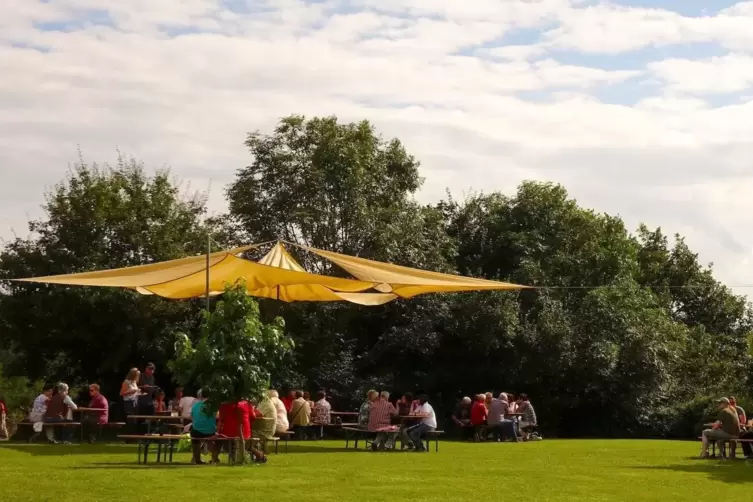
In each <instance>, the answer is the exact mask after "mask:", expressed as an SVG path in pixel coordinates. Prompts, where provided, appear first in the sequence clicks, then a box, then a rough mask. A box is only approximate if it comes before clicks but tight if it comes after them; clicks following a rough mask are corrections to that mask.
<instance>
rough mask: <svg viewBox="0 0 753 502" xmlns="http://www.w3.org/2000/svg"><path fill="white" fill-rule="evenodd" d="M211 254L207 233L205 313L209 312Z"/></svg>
mask: <svg viewBox="0 0 753 502" xmlns="http://www.w3.org/2000/svg"><path fill="white" fill-rule="evenodd" d="M211 253H212V237H211V236H210V235H209V232H207V279H206V291H205V293H206V297H207V312H209V255H210V254H211Z"/></svg>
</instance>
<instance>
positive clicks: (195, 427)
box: [191, 389, 220, 465]
mask: <svg viewBox="0 0 753 502" xmlns="http://www.w3.org/2000/svg"><path fill="white" fill-rule="evenodd" d="M209 395H210V394H209V391H207V390H206V389H202V390H200V391H199V397H198V398H197V399H196V401H195V402H194V403H193V406H191V420H192V424H191V438H192V439H193V441H191V446H192V451H193V459H192V461H193V463H194V464H197V465H202V464H204V463H205V462H204V461H203V460H201V443H202V442H201V441H198V440H200V439H206V438H210V437H212V436H214V435H215V434H217V414H216V413H209V412H207V410H206V407H205V406H204V405H205V402H206V400H207V398H208V397H209ZM207 447H208V449H209V451H211V452H212V463H213V464H219V463H220V457H219V451H218V450H217V445H216V443H215V442H214V441H211V442H209V444H208V445H207Z"/></svg>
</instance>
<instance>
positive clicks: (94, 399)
mask: <svg viewBox="0 0 753 502" xmlns="http://www.w3.org/2000/svg"><path fill="white" fill-rule="evenodd" d="M89 408H95V409H98V410H101V411H99V412H97V413H96V414H86V415H85V417H84V419H85V420H86V422H85V423H86V424H87V428H88V429H89V442H90V443H93V442H95V441H96V440H97V434H96V432H95V429H96V428H97V426H101V425H105V424H107V419H108V415H109V411H110V403H108V402H107V398H105V396H103V395H102V393H101V392H100V388H99V385H97V384H96V383H93V384H91V385H89Z"/></svg>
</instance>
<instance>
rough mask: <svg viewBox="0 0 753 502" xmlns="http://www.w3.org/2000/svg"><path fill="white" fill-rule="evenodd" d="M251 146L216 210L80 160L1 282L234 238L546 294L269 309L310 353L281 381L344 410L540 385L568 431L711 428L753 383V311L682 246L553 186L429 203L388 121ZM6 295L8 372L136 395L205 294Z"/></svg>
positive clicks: (30, 290) (531, 390)
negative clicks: (718, 410) (379, 391)
mask: <svg viewBox="0 0 753 502" xmlns="http://www.w3.org/2000/svg"><path fill="white" fill-rule="evenodd" d="M246 145H247V146H248V149H249V152H250V155H251V163H250V165H249V166H247V167H245V168H242V169H240V170H239V171H238V173H237V176H236V179H235V181H234V182H233V183H232V184H231V185H230V186H229V187H228V188H227V199H228V203H229V212H228V214H226V215H223V216H221V217H219V218H213V219H206V218H205V212H206V208H205V200H204V199H203V198H202V197H201V196H200V195H198V196H197V195H192V194H185V193H182V192H181V189H180V187H179V185H178V184H176V183H175V182H173V180H172V179H171V177H170V174H169V173H168V172H157V173H156V174H154V175H150V174H147V172H146V171H145V169H144V168H143V167H142V166H141V165H140V164H138V163H137V162H135V161H133V160H130V159H125V158H121V159H119V160H118V162H117V163H116V164H115V165H114V166H108V165H104V166H96V165H92V166H90V165H86V164H85V163H84V162H80V163H79V164H78V165H77V166H76V167H75V169H74V170H73V171H72V172H71V173H70V175H69V176H68V177H67V178H66V180H65V181H64V182H63V183H61V184H60V185H59V186H58V187H56V188H55V189H54V190H52V191H51V192H50V193H48V195H47V202H46V205H45V212H46V216H45V217H44V218H42V219H40V220H36V221H32V222H31V223H30V230H31V236H30V237H28V238H17V239H15V240H14V241H12V242H8V243H6V245H5V247H4V249H3V252H2V254H1V255H0V274H2V276H1V278H2V279H9V278H14V277H25V276H32V275H47V274H56V273H68V272H76V271H83V270H91V269H98V268H109V267H121V266H127V265H135V264H140V263H145V262H148V261H154V260H164V259H168V258H175V257H179V256H184V255H187V254H195V253H197V252H201V251H202V243H204V242H205V241H206V239H205V236H206V234H207V233H211V234H212V236H213V238H214V240H215V241H216V242H219V243H220V244H222V245H227V246H230V245H234V244H238V243H249V242H260V241H267V240H271V239H276V238H283V239H286V240H290V241H295V242H298V243H301V244H305V245H310V246H314V247H319V248H324V249H329V250H334V251H339V252H344V253H348V254H357V255H360V256H364V257H369V258H374V259H377V260H383V261H390V262H394V263H399V264H404V265H408V266H415V267H421V268H427V269H431V270H438V271H449V272H458V273H462V274H469V275H477V276H483V277H486V278H490V279H500V280H505V281H511V282H517V283H521V284H529V285H534V286H542V287H541V288H539V289H535V290H525V291H522V292H492V293H489V292H484V293H469V294H456V295H430V296H425V297H419V298H416V299H414V300H411V301H398V302H393V303H391V304H388V305H385V306H382V307H375V308H366V307H360V306H355V305H349V304H344V303H343V304H286V305H280V304H278V303H277V302H274V301H271V300H270V301H266V300H265V301H262V302H261V304H260V316H261V319H263V320H264V321H267V322H270V321H272V319H273V318H274V317H275V316H277V315H281V316H282V317H283V318H284V319H285V322H286V331H287V333H288V334H289V335H290V336H292V338H293V339H294V341H295V345H296V349H295V351H294V355H292V356H287V357H288V361H287V362H286V364H284V365H281V366H280V367H279V368H278V371H276V373H275V375H273V377H274V383H275V385H279V386H281V387H288V386H294V387H304V386H306V387H308V388H319V387H321V388H325V389H327V390H329V391H330V392H332V393H334V394H335V395H336V396H337V398H338V399H339V400H340V401H341V403H342V404H343V405H348V404H350V403H355V402H356V401H357V400H358V399H359V398H360V396H361V395H362V393H363V391H364V390H365V389H366V388H369V387H378V388H390V389H393V390H399V391H419V390H420V391H424V392H427V393H428V394H429V395H431V396H433V397H434V401H435V404H437V405H439V406H440V407H444V408H445V409H447V408H448V407H449V405H451V404H452V403H453V402H454V400H455V399H456V398H457V397H458V396H461V395H463V394H468V393H471V392H479V391H486V390H496V391H500V390H512V391H516V392H527V393H528V394H529V395H531V396H532V397H533V398H534V399H535V401H536V404H538V407H539V410H540V415H541V420H542V421H543V422H544V425H545V426H546V428H547V429H549V430H550V431H552V432H554V433H557V434H560V435H625V434H649V433H652V434H662V435H667V434H690V433H692V427H694V426H695V425H696V422H698V421H699V417H700V413H701V412H702V411H703V408H704V406H705V405H706V404H707V399H708V397H709V396H712V395H716V394H720V393H730V392H735V393H737V394H743V395H744V394H745V391H746V390H747V387H748V379H749V373H750V368H751V356H750V354H749V334H750V333H751V328H752V326H751V324H752V319H751V310H750V308H749V306H748V305H747V303H746V300H745V298H743V297H740V296H736V295H734V294H733V293H732V292H731V291H730V290H729V289H728V288H726V287H725V286H724V285H722V284H720V283H719V282H718V281H717V280H715V279H714V277H713V274H712V270H711V268H710V267H707V266H703V265H702V264H700V263H699V262H698V259H697V256H696V254H694V253H693V252H692V251H691V250H690V249H689V248H688V246H687V245H686V244H685V242H684V241H683V240H682V238H681V237H675V238H674V240H672V241H671V242H670V240H669V239H668V238H667V236H666V235H664V234H663V233H662V231H661V230H660V229H655V230H651V229H648V228H646V227H643V226H641V227H640V228H639V229H638V230H637V231H636V232H634V233H631V232H629V231H628V229H626V227H625V225H624V223H623V221H622V220H621V219H620V218H618V217H614V216H609V215H605V214H601V213H597V212H594V211H592V210H588V209H585V208H581V207H579V206H578V205H577V203H576V202H575V201H574V200H572V199H571V198H569V197H568V194H567V192H566V190H565V189H564V188H563V187H561V186H558V185H553V184H549V183H537V182H526V183H523V184H522V185H520V187H519V188H518V190H517V192H516V193H515V194H512V195H507V194H501V193H487V194H477V195H473V196H471V197H469V198H468V199H466V200H463V201H456V200H453V199H452V198H450V197H449V196H448V198H447V199H446V200H444V201H442V202H440V203H438V204H433V205H420V204H418V203H416V202H415V200H414V198H413V195H414V194H415V192H416V191H417V190H418V189H419V188H420V186H421V182H422V180H421V178H420V177H419V174H418V172H419V171H418V167H419V165H418V162H417V161H416V159H414V158H413V157H412V156H410V155H409V154H408V153H407V152H406V150H405V148H404V147H403V145H402V144H401V143H400V142H399V141H398V140H390V141H386V140H384V139H383V138H381V137H380V136H379V135H378V134H376V132H375V130H374V128H373V127H372V126H371V125H370V124H369V123H368V122H361V123H354V124H341V123H338V122H337V120H336V119H335V118H333V117H332V118H314V119H310V120H306V119H304V118H303V117H298V116H292V117H287V118H285V119H282V120H281V121H280V123H279V125H278V127H277V128H276V129H275V130H274V131H273V132H271V133H268V134H267V133H261V132H255V133H252V134H250V135H249V136H248V138H247V141H246ZM297 257H298V258H299V259H300V260H301V262H302V263H303V264H304V266H306V267H307V268H308V269H309V270H316V271H318V272H321V273H340V272H339V271H337V270H332V269H328V268H324V267H326V265H324V264H322V263H321V262H320V261H318V260H316V259H315V257H311V256H307V255H306V254H305V253H304V254H302V255H299V256H297ZM3 284H4V292H3V295H2V296H0V330H1V331H0V332H2V337H0V364H3V365H4V368H5V370H6V372H7V373H9V374H11V375H24V376H28V377H29V378H32V379H38V378H46V379H57V378H67V379H69V380H73V381H81V382H83V381H86V380H99V381H102V382H105V383H107V384H109V385H111V386H117V384H118V383H119V381H120V380H121V379H122V376H123V374H124V373H125V371H126V370H127V369H128V368H129V367H131V366H133V365H134V364H136V363H143V362H145V361H146V360H154V361H155V362H157V363H158V364H161V365H162V366H164V364H162V363H166V362H167V361H168V360H169V359H171V358H172V357H173V356H174V349H173V347H174V342H175V339H176V333H188V334H189V336H191V337H195V336H197V333H198V331H199V325H200V320H201V315H200V310H201V302H170V301H165V300H161V299H159V298H153V297H144V296H139V295H136V294H132V293H130V292H127V291H119V290H107V289H95V288H92V289H87V288H63V287H48V286H40V285H26V284H18V283H12V282H7V281H5V282H4V283H3ZM584 417H587V419H584Z"/></svg>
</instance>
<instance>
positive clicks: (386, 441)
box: [369, 391, 398, 451]
mask: <svg viewBox="0 0 753 502" xmlns="http://www.w3.org/2000/svg"><path fill="white" fill-rule="evenodd" d="M395 415H397V410H396V409H395V406H393V404H392V403H391V402H390V393H389V392H387V391H382V393H381V394H380V395H379V399H378V400H377V401H374V402H373V403H371V408H370V409H369V430H370V431H372V432H376V433H377V435H376V439H375V440H374V442H373V443H371V449H372V450H374V451H376V450H384V449H385V448H387V449H391V448H393V447H394V445H395V438H396V437H397V433H398V427H396V426H394V425H392V417H394V416H395Z"/></svg>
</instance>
